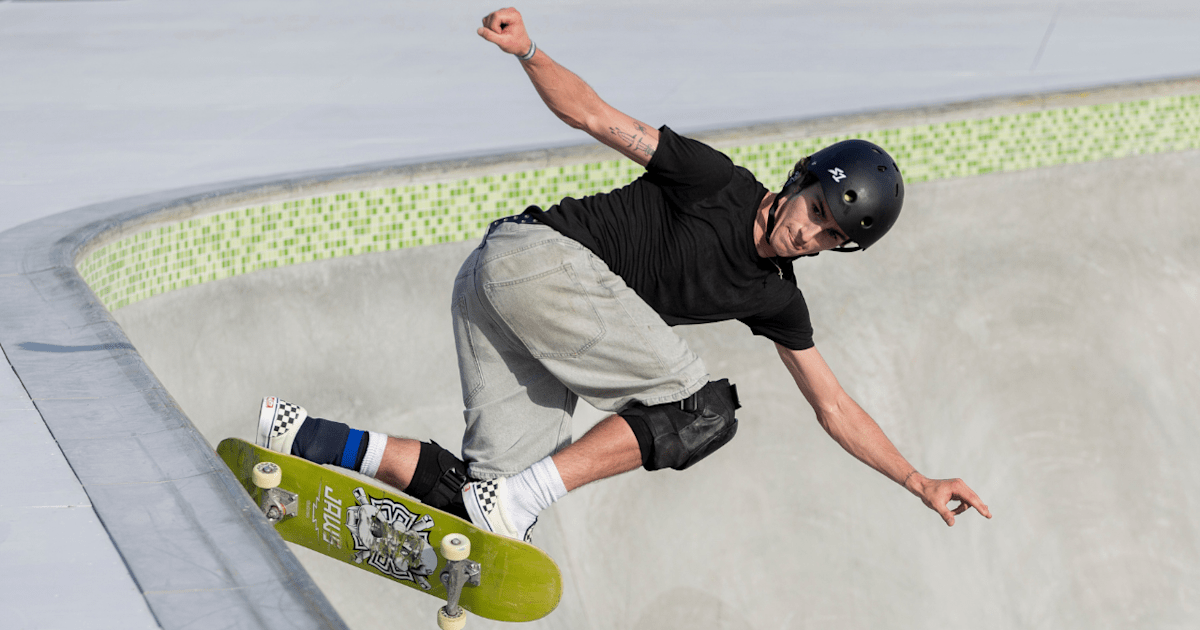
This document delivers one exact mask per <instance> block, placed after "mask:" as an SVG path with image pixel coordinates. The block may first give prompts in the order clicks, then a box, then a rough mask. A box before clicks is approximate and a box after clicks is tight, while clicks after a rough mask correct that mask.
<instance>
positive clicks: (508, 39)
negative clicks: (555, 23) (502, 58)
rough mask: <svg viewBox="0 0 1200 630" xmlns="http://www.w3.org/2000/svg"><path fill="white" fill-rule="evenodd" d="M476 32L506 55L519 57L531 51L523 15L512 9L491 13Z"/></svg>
mask: <svg viewBox="0 0 1200 630" xmlns="http://www.w3.org/2000/svg"><path fill="white" fill-rule="evenodd" d="M475 32H476V33H478V34H479V36H480V37H482V38H484V39H486V40H488V41H489V42H491V43H493V44H495V45H497V46H499V47H500V50H503V51H504V52H506V53H510V54H514V55H517V54H523V53H524V52H525V51H527V50H529V37H528V36H526V34H525V24H524V22H522V21H521V14H520V13H519V12H518V11H517V10H516V9H513V8H511V7H510V8H507V9H500V10H499V11H493V12H492V13H489V14H488V15H487V17H485V18H483V26H482V27H481V28H479V29H477V30H476V31H475Z"/></svg>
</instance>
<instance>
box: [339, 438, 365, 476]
mask: <svg viewBox="0 0 1200 630" xmlns="http://www.w3.org/2000/svg"><path fill="white" fill-rule="evenodd" d="M362 439H363V432H362V431H359V430H358V429H350V437H348V438H346V448H345V449H343V450H342V463H340V464H338V465H339V466H341V467H342V468H349V469H351V470H353V469H354V460H356V459H358V447H359V445H360V444H362Z"/></svg>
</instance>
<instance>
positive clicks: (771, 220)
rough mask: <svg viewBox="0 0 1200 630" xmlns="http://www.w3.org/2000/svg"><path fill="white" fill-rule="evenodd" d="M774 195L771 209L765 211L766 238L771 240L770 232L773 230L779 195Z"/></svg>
mask: <svg viewBox="0 0 1200 630" xmlns="http://www.w3.org/2000/svg"><path fill="white" fill-rule="evenodd" d="M780 196H781V195H775V200H774V201H772V202H771V209H770V210H769V211H768V212H767V235H766V239H767V241H768V242H769V241H770V240H771V233H772V232H774V231H775V211H776V210H778V209H779V197H780Z"/></svg>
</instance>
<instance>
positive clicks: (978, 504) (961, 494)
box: [954, 479, 992, 518]
mask: <svg viewBox="0 0 1200 630" xmlns="http://www.w3.org/2000/svg"><path fill="white" fill-rule="evenodd" d="M955 481H957V482H958V483H959V485H960V486H961V489H960V490H959V491H958V492H955V493H954V498H955V499H958V500H959V501H962V503H961V504H960V505H959V506H958V507H959V508H960V509H961V510H963V511H966V509H967V506H970V507H973V508H975V511H976V512H979V513H980V514H982V515H984V517H986V518H992V511H991V510H989V509H988V506H987V504H986V503H984V502H983V500H982V499H980V498H979V495H977V494H975V491H974V490H971V488H970V487H968V486H967V484H965V483H963V481H962V480H961V479H956V480H955Z"/></svg>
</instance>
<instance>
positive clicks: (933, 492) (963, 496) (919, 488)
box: [910, 475, 992, 526]
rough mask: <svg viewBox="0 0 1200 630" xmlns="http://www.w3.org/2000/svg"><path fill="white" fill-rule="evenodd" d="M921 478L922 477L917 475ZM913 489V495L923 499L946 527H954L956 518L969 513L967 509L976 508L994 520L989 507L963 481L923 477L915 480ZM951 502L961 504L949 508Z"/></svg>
mask: <svg viewBox="0 0 1200 630" xmlns="http://www.w3.org/2000/svg"><path fill="white" fill-rule="evenodd" d="M917 476H918V477H920V475H917ZM910 485H912V486H913V487H912V488H910V489H911V490H912V493H913V494H915V495H917V496H918V497H920V498H921V500H922V501H924V502H925V505H926V506H928V507H929V509H931V510H933V511H934V512H937V513H938V515H939V516H941V517H942V520H943V521H946V525H948V526H953V525H954V517H955V516H958V515H959V514H962V513H963V512H966V511H967V508H975V511H976V512H979V513H980V514H982V515H984V516H986V517H987V518H992V512H991V510H989V509H988V506H987V505H986V504H985V503H984V502H983V500H982V499H980V498H979V495H977V494H975V491H974V490H971V488H970V487H968V486H967V484H966V483H965V482H964V481H963V480H962V479H927V478H925V477H921V478H920V479H918V480H914V483H913V484H910ZM951 501H958V502H959V504H958V505H957V506H955V507H954V508H950V507H949V503H950V502H951Z"/></svg>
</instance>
